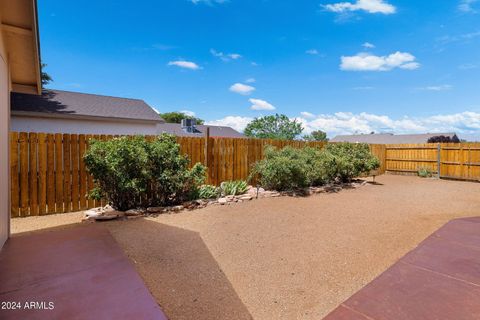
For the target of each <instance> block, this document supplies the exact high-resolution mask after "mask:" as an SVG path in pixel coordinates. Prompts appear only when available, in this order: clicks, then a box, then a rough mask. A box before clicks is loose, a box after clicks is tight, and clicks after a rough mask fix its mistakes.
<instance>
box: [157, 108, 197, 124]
mask: <svg viewBox="0 0 480 320" xmlns="http://www.w3.org/2000/svg"><path fill="white" fill-rule="evenodd" d="M160 117H162V119H163V120H165V122H167V123H181V122H182V120H183V119H194V120H196V121H197V124H203V123H204V122H205V121H203V120H202V119H200V118H196V117H192V116H189V115H187V114H186V113H183V112H179V111H174V112H166V113H160Z"/></svg>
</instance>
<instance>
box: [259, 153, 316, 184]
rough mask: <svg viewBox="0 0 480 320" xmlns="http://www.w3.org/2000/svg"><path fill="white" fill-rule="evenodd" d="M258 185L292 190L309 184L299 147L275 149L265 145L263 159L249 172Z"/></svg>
mask: <svg viewBox="0 0 480 320" xmlns="http://www.w3.org/2000/svg"><path fill="white" fill-rule="evenodd" d="M253 176H257V177H258V181H259V183H260V185H262V186H263V187H265V188H267V189H272V190H278V191H283V190H293V189H298V188H304V187H307V186H308V185H309V180H308V176H307V170H306V165H305V159H304V157H302V155H301V152H300V150H299V149H295V148H292V147H289V146H287V147H285V148H283V149H276V148H275V147H272V146H266V147H265V151H264V159H262V160H260V161H258V162H257V163H256V164H255V165H254V167H253V170H252V172H251V177H253Z"/></svg>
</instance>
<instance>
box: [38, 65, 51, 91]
mask: <svg viewBox="0 0 480 320" xmlns="http://www.w3.org/2000/svg"><path fill="white" fill-rule="evenodd" d="M46 67H47V64H46V63H42V64H40V70H41V73H42V74H41V79H42V85H43V86H45V85H47V84H49V83H50V82H52V81H53V78H52V77H51V76H50V75H49V74H48V73H46V72H45V68H46Z"/></svg>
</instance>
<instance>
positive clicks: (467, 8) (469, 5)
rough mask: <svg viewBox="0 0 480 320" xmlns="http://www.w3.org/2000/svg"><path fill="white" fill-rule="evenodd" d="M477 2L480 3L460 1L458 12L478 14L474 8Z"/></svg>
mask: <svg viewBox="0 0 480 320" xmlns="http://www.w3.org/2000/svg"><path fill="white" fill-rule="evenodd" d="M477 2H479V0H460V3H459V5H458V10H460V11H462V12H467V13H476V12H477V10H476V9H475V8H474V5H475V3H477Z"/></svg>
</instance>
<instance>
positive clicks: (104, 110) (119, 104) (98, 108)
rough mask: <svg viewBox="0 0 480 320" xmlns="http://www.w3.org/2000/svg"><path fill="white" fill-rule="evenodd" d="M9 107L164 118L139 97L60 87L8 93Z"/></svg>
mask: <svg viewBox="0 0 480 320" xmlns="http://www.w3.org/2000/svg"><path fill="white" fill-rule="evenodd" d="M11 110H12V114H15V113H17V114H19V113H29V114H30V113H37V114H43V115H44V116H48V115H52V116H62V117H74V116H83V117H102V118H116V119H133V120H146V121H158V122H164V121H163V119H162V118H161V117H160V116H159V115H158V113H156V112H155V111H154V110H153V109H152V108H151V107H150V106H149V105H148V104H146V103H145V102H144V101H143V100H139V99H128V98H117V97H109V96H101V95H96V94H87V93H78V92H70V91H61V90H44V92H43V94H42V95H41V96H40V95H30V94H22V93H12V95H11Z"/></svg>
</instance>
